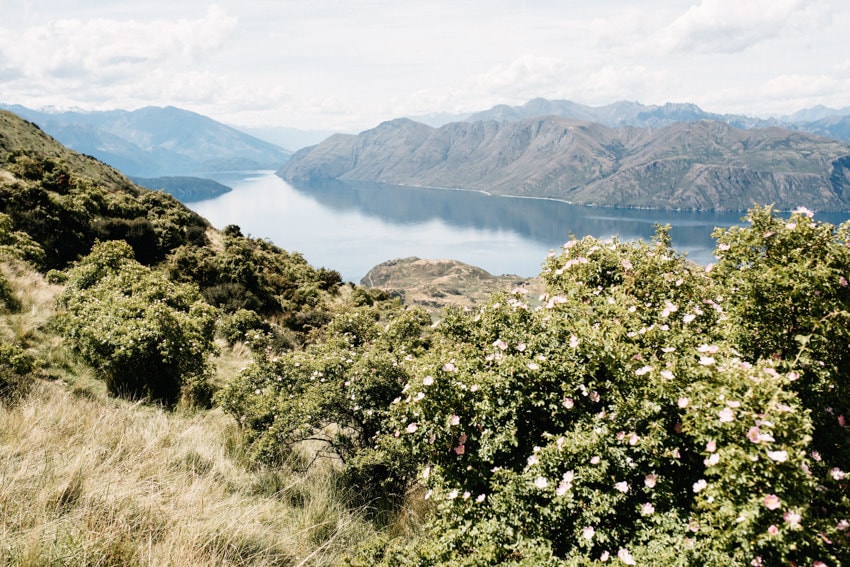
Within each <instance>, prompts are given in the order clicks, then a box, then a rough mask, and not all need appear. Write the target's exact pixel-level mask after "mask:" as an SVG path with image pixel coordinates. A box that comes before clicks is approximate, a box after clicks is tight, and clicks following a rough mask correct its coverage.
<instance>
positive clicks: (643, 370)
mask: <svg viewBox="0 0 850 567" xmlns="http://www.w3.org/2000/svg"><path fill="white" fill-rule="evenodd" d="M649 372H652V367H651V366H643V367H641V368H638V369H637V370H635V374H637V375H638V376H643V375H644V374H648V373H649Z"/></svg>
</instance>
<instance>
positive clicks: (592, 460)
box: [590, 455, 601, 465]
mask: <svg viewBox="0 0 850 567" xmlns="http://www.w3.org/2000/svg"><path fill="white" fill-rule="evenodd" d="M600 460H601V459H600V458H599V455H593V456H592V457H590V464H591V465H598V464H599V461H600Z"/></svg>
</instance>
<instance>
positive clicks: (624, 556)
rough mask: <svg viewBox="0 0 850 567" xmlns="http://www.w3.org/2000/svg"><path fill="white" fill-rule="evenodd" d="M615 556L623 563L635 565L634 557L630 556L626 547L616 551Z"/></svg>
mask: <svg viewBox="0 0 850 567" xmlns="http://www.w3.org/2000/svg"><path fill="white" fill-rule="evenodd" d="M617 558H618V559H619V560H620V561H622V562H623V564H624V565H637V562H636V561H635V558H634V557H632V554H631V553H629V550H628V549H620V551H618V552H617Z"/></svg>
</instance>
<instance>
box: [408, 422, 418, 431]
mask: <svg viewBox="0 0 850 567" xmlns="http://www.w3.org/2000/svg"><path fill="white" fill-rule="evenodd" d="M417 429H419V426H418V425H416V423H410V424H408V426H407V432H408V433H416V430H417Z"/></svg>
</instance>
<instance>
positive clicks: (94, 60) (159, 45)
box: [0, 6, 236, 85]
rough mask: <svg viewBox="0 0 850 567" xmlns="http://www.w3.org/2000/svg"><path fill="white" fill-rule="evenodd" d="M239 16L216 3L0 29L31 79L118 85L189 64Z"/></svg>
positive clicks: (0, 46) (3, 47)
mask: <svg viewBox="0 0 850 567" xmlns="http://www.w3.org/2000/svg"><path fill="white" fill-rule="evenodd" d="M235 24H236V19H235V18H233V17H230V16H228V15H227V14H225V13H224V12H223V11H222V10H221V9H219V8H218V7H216V6H212V7H210V8H209V9H208V11H207V13H206V15H205V16H204V17H202V18H198V19H194V20H190V19H178V20H150V21H137V20H114V19H103V18H99V19H91V20H79V19H59V20H54V21H51V22H48V23H46V24H43V25H38V26H32V27H28V28H24V29H21V30H14V29H11V30H10V29H5V30H3V33H2V34H0V57H2V60H3V61H5V65H6V67H7V68H11V69H15V70H17V71H18V72H19V73H20V74H22V75H24V76H25V77H26V78H27V80H29V81H50V80H59V81H60V82H65V81H69V82H78V81H85V82H89V83H95V84H101V85H103V84H113V83H115V82H116V81H120V80H131V81H135V80H139V79H143V78H144V75H146V74H148V73H149V72H151V71H152V70H154V69H156V68H161V67H162V66H166V67H173V66H181V65H183V66H185V65H187V64H190V63H192V62H196V61H197V60H198V59H200V58H202V57H203V56H204V55H205V54H207V53H209V52H212V51H214V50H215V49H217V48H219V47H220V46H221V45H222V44H223V42H224V41H225V40H226V38H227V37H228V35H229V34H230V32H231V31H232V30H233V28H234V26H235Z"/></svg>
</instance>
